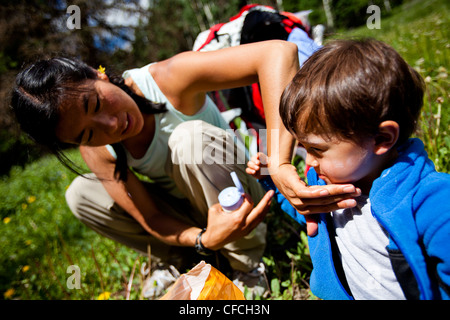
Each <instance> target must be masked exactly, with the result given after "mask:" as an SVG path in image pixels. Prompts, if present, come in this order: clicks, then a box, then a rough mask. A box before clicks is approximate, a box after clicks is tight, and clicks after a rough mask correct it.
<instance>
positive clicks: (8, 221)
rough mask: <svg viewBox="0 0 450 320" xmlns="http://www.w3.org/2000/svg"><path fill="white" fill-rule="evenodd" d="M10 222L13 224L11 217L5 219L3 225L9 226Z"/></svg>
mask: <svg viewBox="0 0 450 320" xmlns="http://www.w3.org/2000/svg"><path fill="white" fill-rule="evenodd" d="M10 222H11V218H10V217H6V218H3V223H4V224H8V223H10Z"/></svg>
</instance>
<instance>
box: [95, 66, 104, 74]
mask: <svg viewBox="0 0 450 320" xmlns="http://www.w3.org/2000/svg"><path fill="white" fill-rule="evenodd" d="M97 70H98V71H99V72H101V73H105V71H106V68H104V67H102V65H100V66H99V67H98V69H97Z"/></svg>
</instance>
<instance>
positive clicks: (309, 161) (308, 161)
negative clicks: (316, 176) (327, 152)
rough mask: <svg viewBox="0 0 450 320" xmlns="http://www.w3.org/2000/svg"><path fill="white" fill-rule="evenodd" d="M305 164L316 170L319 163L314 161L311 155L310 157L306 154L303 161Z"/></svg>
mask: <svg viewBox="0 0 450 320" xmlns="http://www.w3.org/2000/svg"><path fill="white" fill-rule="evenodd" d="M305 164H306V165H307V166H310V167H313V168H316V167H318V166H319V161H317V160H316V158H314V157H313V156H312V155H310V154H309V153H307V154H306V160H305Z"/></svg>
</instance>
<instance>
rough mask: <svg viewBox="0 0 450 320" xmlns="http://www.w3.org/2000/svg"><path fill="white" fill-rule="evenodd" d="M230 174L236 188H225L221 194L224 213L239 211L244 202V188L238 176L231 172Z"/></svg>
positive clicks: (220, 198) (220, 200)
mask: <svg viewBox="0 0 450 320" xmlns="http://www.w3.org/2000/svg"><path fill="white" fill-rule="evenodd" d="M230 174H231V178H232V179H233V182H234V185H235V186H236V187H228V188H225V189H223V190H222V191H221V192H220V193H219V203H220V205H221V206H222V209H223V210H224V211H234V210H237V209H238V208H239V207H240V206H241V205H242V202H243V201H244V197H243V196H242V194H243V193H244V188H243V187H242V184H241V182H240V181H239V178H238V176H237V174H236V173H235V172H231V173H230Z"/></svg>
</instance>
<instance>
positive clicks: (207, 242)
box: [201, 229, 221, 251]
mask: <svg viewBox="0 0 450 320" xmlns="http://www.w3.org/2000/svg"><path fill="white" fill-rule="evenodd" d="M201 242H202V244H203V247H205V249H207V250H212V251H216V250H219V249H220V248H221V247H220V245H219V244H218V243H217V242H215V241H214V239H213V238H211V235H210V232H208V229H205V231H204V232H203V234H202V235H201Z"/></svg>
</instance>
